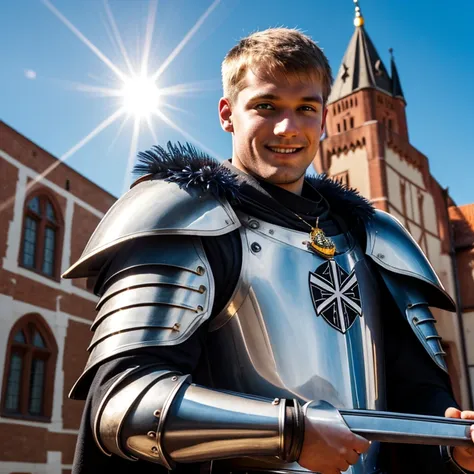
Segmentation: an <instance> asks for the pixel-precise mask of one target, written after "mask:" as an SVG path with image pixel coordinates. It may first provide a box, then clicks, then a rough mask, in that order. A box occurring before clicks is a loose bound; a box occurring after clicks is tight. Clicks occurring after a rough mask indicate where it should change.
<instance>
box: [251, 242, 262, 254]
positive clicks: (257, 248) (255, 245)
mask: <svg viewBox="0 0 474 474" xmlns="http://www.w3.org/2000/svg"><path fill="white" fill-rule="evenodd" d="M250 248H251V249H252V252H254V253H258V252H260V250H262V247H261V245H260V244H258V243H257V242H253V243H252V245H251V246H250Z"/></svg>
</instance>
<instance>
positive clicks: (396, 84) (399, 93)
mask: <svg viewBox="0 0 474 474" xmlns="http://www.w3.org/2000/svg"><path fill="white" fill-rule="evenodd" d="M388 51H389V53H390V69H391V71H390V73H391V76H392V95H393V96H394V97H397V98H399V99H402V100H405V96H404V95H403V90H402V84H401V82H400V76H399V75H398V70H397V66H396V65H395V58H394V57H393V48H390V49H389V50H388Z"/></svg>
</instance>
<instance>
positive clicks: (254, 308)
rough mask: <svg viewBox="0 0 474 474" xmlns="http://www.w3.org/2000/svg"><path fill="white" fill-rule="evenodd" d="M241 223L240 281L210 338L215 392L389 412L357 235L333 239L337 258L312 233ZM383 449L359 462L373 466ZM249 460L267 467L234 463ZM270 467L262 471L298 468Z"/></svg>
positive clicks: (373, 301) (371, 284) (369, 279)
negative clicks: (313, 241)
mask: <svg viewBox="0 0 474 474" xmlns="http://www.w3.org/2000/svg"><path fill="white" fill-rule="evenodd" d="M239 219H240V221H241V223H242V227H241V230H240V235H241V238H242V247H243V261H242V270H241V277H240V281H239V283H238V285H237V288H236V290H235V292H234V295H233V297H232V299H231V301H230V303H229V304H228V305H227V307H226V308H225V310H224V311H223V312H222V313H221V314H220V315H218V316H217V317H216V318H215V319H214V320H213V321H212V323H211V326H210V331H211V332H210V334H209V339H208V352H209V364H210V371H211V375H212V380H213V382H214V385H215V387H216V388H221V389H227V390H233V391H238V392H244V393H249V394H255V395H260V396H265V397H272V398H274V397H279V398H280V397H281V398H297V399H299V400H300V402H302V403H305V402H307V401H310V400H325V401H327V402H329V403H331V404H332V405H334V406H336V407H337V408H367V409H378V410H383V409H384V408H385V397H384V391H383V387H384V385H385V384H384V383H383V378H382V374H383V359H382V334H381V328H380V310H379V306H380V304H379V301H378V294H379V291H377V282H376V279H375V278H374V277H373V275H372V273H371V270H370V268H369V266H368V264H367V262H366V260H365V255H364V253H363V252H362V250H361V249H360V247H359V246H358V245H357V243H356V241H355V239H353V238H352V237H351V236H350V235H339V236H335V237H332V238H333V239H334V240H335V242H336V245H337V248H338V251H339V252H338V254H337V255H335V257H334V258H333V259H330V260H327V259H325V258H322V257H320V256H318V255H316V254H315V253H314V252H312V251H311V250H309V249H308V248H307V245H306V240H307V234H306V233H304V232H298V231H294V230H290V229H286V228H283V227H280V226H276V225H273V224H269V223H268V222H265V221H262V220H259V219H255V218H253V217H250V216H248V215H245V214H240V215H239ZM375 445H376V443H374V446H373V447H372V448H371V451H370V452H369V454H368V455H367V456H365V457H364V459H365V461H362V462H361V463H360V464H361V466H363V465H364V464H365V462H366V461H367V463H369V464H371V465H372V467H373V466H374V465H375V464H374V462H375V456H376V452H377V449H378V448H377V446H375ZM242 462H243V464H245V465H246V466H248V467H249V468H250V466H251V465H253V466H255V463H257V465H259V463H261V461H260V460H253V461H252V462H250V460H249V459H248V460H240V461H239V462H237V460H236V461H235V464H236V466H237V464H238V465H239V466H241V465H242ZM262 462H263V461H262ZM268 462H269V460H268V459H267V460H265V462H264V463H263V464H261V467H262V468H264V470H271V469H274V468H275V466H278V469H283V471H282V472H285V469H290V470H291V469H294V468H295V466H284V465H283V464H282V463H281V462H280V464H278V461H275V462H276V464H275V465H273V463H271V464H272V465H271V466H270V465H269V464H268ZM299 469H300V470H302V469H301V468H299ZM354 469H355V470H352V471H349V472H352V473H354V474H356V473H357V474H358V473H364V474H366V473H369V472H373V471H372V470H367V469H366V468H363V467H361V468H354ZM360 469H362V470H360ZM302 471H304V470H302ZM291 472H293V471H291Z"/></svg>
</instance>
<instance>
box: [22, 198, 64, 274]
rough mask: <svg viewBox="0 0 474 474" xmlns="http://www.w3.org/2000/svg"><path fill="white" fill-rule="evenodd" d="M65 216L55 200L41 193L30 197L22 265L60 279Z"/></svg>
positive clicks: (27, 207)
mask: <svg viewBox="0 0 474 474" xmlns="http://www.w3.org/2000/svg"><path fill="white" fill-rule="evenodd" d="M61 222H62V220H61V216H60V213H59V211H58V209H57V206H56V205H55V204H54V202H53V200H52V199H51V198H50V197H48V196H47V195H45V194H37V195H36V196H33V197H29V198H28V199H27V200H26V205H25V211H24V220H23V237H22V245H21V252H20V265H21V266H23V267H25V268H29V269H31V270H34V271H36V272H38V273H42V274H43V275H46V276H48V277H51V278H58V276H59V271H60V247H61V245H60V244H61V233H62V225H61Z"/></svg>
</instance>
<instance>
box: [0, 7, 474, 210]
mask: <svg viewBox="0 0 474 474" xmlns="http://www.w3.org/2000/svg"><path fill="white" fill-rule="evenodd" d="M211 4H212V0H159V1H158V3H157V10H156V19H155V22H154V36H153V41H152V43H151V51H150V53H151V54H150V65H149V68H150V71H155V70H156V69H158V68H159V67H160V65H163V63H164V62H165V60H166V58H167V57H168V56H169V54H170V53H171V52H172V51H173V50H174V49H175V48H176V46H177V45H178V44H179V43H180V41H181V40H182V39H183V38H184V37H185V35H186V34H187V33H188V31H189V30H190V29H191V28H192V27H193V26H194V25H195V23H196V21H197V20H198V19H199V18H200V17H201V15H202V14H203V13H204V12H205V11H206V10H207V9H208V8H209V7H210V6H211ZM52 5H54V7H55V8H57V9H58V10H59V12H61V14H62V15H64V16H65V17H66V18H67V19H68V20H69V21H70V22H71V23H72V24H73V25H74V26H75V27H76V28H78V30H80V31H81V32H82V33H83V34H84V35H85V36H86V37H87V38H88V39H89V40H90V41H91V42H92V43H93V44H94V45H95V46H96V47H97V48H99V49H100V50H101V51H102V52H103V53H104V54H105V55H106V56H107V57H108V58H109V59H110V60H111V61H112V62H113V63H114V64H116V65H117V66H118V67H119V68H120V69H122V70H123V71H127V67H126V64H125V61H124V59H123V57H122V55H121V53H120V49H119V47H118V46H117V44H116V41H114V40H113V34H112V33H111V26H110V22H109V21H108V17H107V10H106V6H104V2H103V1H101V0H81V1H77V0H53V1H52ZM360 5H361V8H362V12H363V14H364V17H365V21H366V29H367V31H368V33H369V35H370V37H371V39H372V40H373V42H374V43H375V46H376V48H377V50H378V52H379V54H380V55H381V57H382V59H383V61H384V62H385V64H386V65H387V66H389V53H388V49H389V48H390V47H392V48H394V54H395V58H396V62H397V66H398V70H399V73H400V77H401V82H402V87H403V90H404V93H405V97H406V99H407V103H408V106H407V117H408V127H409V134H410V141H411V143H412V145H414V146H415V147H416V148H418V149H419V150H420V151H421V152H423V153H424V154H425V155H427V156H428V158H429V160H430V166H431V171H432V173H433V175H434V176H435V177H436V179H438V181H439V182H440V183H441V185H442V186H444V187H446V186H448V187H449V190H450V193H451V195H452V197H453V198H454V199H455V201H456V202H457V203H458V204H466V203H470V202H474V186H473V178H474V154H473V152H472V147H471V137H472V134H473V133H474V130H473V129H474V118H473V114H474V85H473V84H474V80H473V78H474V32H473V31H474V30H473V28H472V19H473V17H474V4H473V2H472V0H458V1H457V2H442V1H424V0H423V1H422V0H418V1H407V0H386V1H380V0H379V1H377V0H361V2H360ZM108 6H109V8H110V11H111V12H112V13H113V16H114V19H115V22H116V25H117V29H118V30H119V31H120V35H121V37H122V40H123V42H124V44H125V47H126V49H127V53H128V55H129V56H130V59H131V62H132V63H133V64H134V66H136V67H137V66H138V64H139V58H140V57H141V55H142V53H143V45H144V41H145V31H146V19H147V15H148V11H149V2H148V1H147V0H109V2H108ZM353 15H354V5H353V2H352V1H351V0H331V1H318V0H295V1H292V2H289V1H287V0H286V1H283V0H272V1H270V0H240V1H238V0H221V2H220V3H218V5H217V6H216V7H215V8H214V9H213V11H212V12H211V13H210V14H209V16H208V17H207V19H206V20H205V21H204V23H203V24H202V26H201V27H200V28H199V29H198V30H197V31H196V33H195V34H194V36H193V37H192V39H191V40H190V41H189V42H188V43H187V44H186V45H185V47H184V48H182V50H181V51H180V53H179V54H178V55H177V56H176V57H175V59H174V60H173V61H172V62H171V63H169V66H168V67H167V68H166V70H165V71H164V72H163V74H162V75H161V76H160V78H159V86H160V87H169V86H172V85H175V84H182V83H193V84H194V83H196V84H195V85H197V87H198V89H199V91H190V92H187V93H186V94H185V95H182V96H175V97H171V98H169V100H168V102H169V104H170V106H171V107H167V108H166V109H163V110H164V112H165V113H166V115H167V116H168V117H169V118H171V119H172V120H173V122H174V123H176V124H177V125H178V126H179V127H180V128H182V129H183V130H185V131H186V132H187V133H188V134H190V135H191V136H192V137H193V138H194V139H195V140H196V141H197V142H198V143H200V144H202V145H203V146H204V147H206V148H207V149H208V150H209V151H211V152H212V153H213V154H214V156H216V157H218V158H227V157H230V154H231V137H230V135H228V134H225V133H224V132H222V131H221V129H220V126H219V122H218V117H217V102H218V100H219V97H220V76H219V74H220V63H221V61H222V58H223V57H224V55H225V54H226V52H227V51H228V50H229V49H230V48H231V47H232V46H233V45H234V44H235V42H236V41H237V40H238V39H239V38H241V37H242V36H245V35H247V34H249V33H251V32H252V31H255V30H257V29H264V28H267V27H271V26H288V27H298V28H300V29H302V30H303V31H305V32H306V33H308V34H309V35H310V36H312V37H313V39H315V40H317V41H318V42H319V44H320V46H321V47H322V48H323V49H324V50H325V52H326V54H327V55H328V57H329V60H330V62H331V64H332V67H333V70H334V72H337V70H338V68H339V64H340V61H341V59H342V56H343V54H344V51H345V49H346V46H347V44H348V42H349V39H350V37H351V35H352V33H353V30H354V26H353V23H352V20H353ZM0 44H1V45H2V48H1V49H2V53H1V55H0V60H1V71H2V72H1V74H0V91H1V95H0V97H1V100H0V118H1V119H2V120H3V121H5V122H6V123H7V124H9V125H10V126H12V127H13V128H15V129H16V130H18V131H19V132H20V133H22V134H23V135H25V136H26V137H28V138H29V139H31V140H32V141H34V142H35V143H37V144H38V145H39V146H41V147H42V148H44V149H46V150H47V151H49V152H50V153H52V154H53V155H55V156H57V157H61V156H62V155H64V154H65V153H67V152H68V151H69V150H70V149H71V148H72V147H73V146H74V145H76V144H77V143H79V142H80V141H81V140H82V139H83V138H84V137H85V136H87V135H88V134H89V133H90V132H91V131H92V130H93V129H94V128H95V127H96V126H97V125H99V124H100V123H101V122H102V121H104V120H105V119H106V118H107V117H108V116H110V115H111V114H112V113H113V112H114V111H116V110H117V109H118V107H119V105H120V104H119V102H118V99H116V98H111V97H100V96H99V95H97V94H95V93H91V92H88V93H85V92H83V91H78V90H76V89H75V86H74V83H81V84H90V85H93V86H96V87H118V85H119V81H118V79H117V76H116V75H115V74H114V73H113V72H112V71H111V70H110V69H109V68H108V67H107V66H106V65H105V64H104V63H103V62H102V61H101V60H100V59H99V58H98V57H97V56H96V55H95V54H94V53H93V52H92V51H91V50H90V49H89V48H88V47H87V46H86V45H85V44H84V43H83V42H81V41H80V40H79V39H78V38H77V37H76V36H75V35H74V34H73V33H72V32H71V31H70V29H68V28H67V27H66V26H65V25H64V24H63V23H62V22H61V21H60V20H59V19H58V17H57V16H55V15H54V14H53V13H52V11H51V9H50V8H48V7H47V5H45V3H44V2H42V1H41V0H16V1H6V2H2V14H1V16H0ZM121 124H122V120H118V121H117V122H115V123H113V124H112V125H111V126H110V127H108V128H107V129H105V130H104V131H103V132H102V133H100V134H99V135H97V136H96V137H94V138H93V139H92V140H90V141H89V142H88V143H87V144H86V145H85V146H83V147H82V148H80V149H79V150H78V151H77V152H75V153H74V154H72V155H71V156H70V157H69V158H68V159H67V163H68V164H69V165H70V166H72V167H73V168H74V169H76V170H77V171H79V172H80V173H82V174H84V175H85V176H86V177H88V178H89V179H91V180H92V181H94V182H95V183H97V184H98V185H100V186H102V187H103V188H105V189H106V190H108V191H110V192H111V193H113V194H114V195H116V196H118V195H120V194H121V193H122V192H123V190H124V172H125V170H126V168H127V160H128V156H129V150H130V141H131V136H132V129H133V121H132V120H131V119H129V120H128V121H126V122H125V123H124V125H123V126H122V127H121ZM153 131H154V135H155V137H156V139H157V141H158V143H159V144H165V143H166V142H167V141H168V140H171V141H176V140H180V141H186V138H184V137H183V135H182V134H180V133H179V132H177V131H176V130H174V129H173V128H171V127H170V126H168V125H167V124H166V123H164V122H163V121H161V120H159V119H155V120H153ZM154 143H155V138H154V137H153V135H152V133H150V132H149V131H148V128H147V127H146V126H143V127H142V132H141V134H140V140H139V142H138V149H140V150H143V149H146V148H149V147H151V146H152V145H153V144H154Z"/></svg>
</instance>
